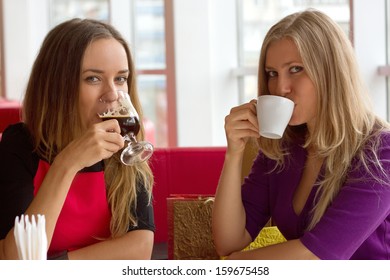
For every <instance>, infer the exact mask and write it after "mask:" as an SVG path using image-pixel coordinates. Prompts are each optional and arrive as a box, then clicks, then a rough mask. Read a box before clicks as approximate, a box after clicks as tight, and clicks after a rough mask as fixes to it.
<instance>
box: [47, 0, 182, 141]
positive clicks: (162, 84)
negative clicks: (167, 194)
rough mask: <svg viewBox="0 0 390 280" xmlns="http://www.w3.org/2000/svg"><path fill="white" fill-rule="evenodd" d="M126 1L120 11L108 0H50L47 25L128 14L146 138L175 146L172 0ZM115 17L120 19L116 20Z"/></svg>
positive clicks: (123, 16)
mask: <svg viewBox="0 0 390 280" xmlns="http://www.w3.org/2000/svg"><path fill="white" fill-rule="evenodd" d="M112 2H114V1H112ZM112 2H111V5H112V4H113V3H112ZM115 2H117V3H119V2H118V1H115ZM129 3H130V4H129ZM129 3H127V6H126V5H123V7H129V9H127V8H125V9H123V8H122V5H121V4H123V3H119V5H121V8H122V9H121V10H120V11H119V13H118V12H117V11H118V10H117V9H116V12H115V13H111V11H110V1H108V0H71V1H62V0H50V9H49V10H50V26H51V28H52V27H53V26H55V25H57V24H59V23H60V22H63V21H65V20H68V19H70V18H74V17H79V18H94V19H97V20H101V21H105V22H113V21H114V22H120V23H119V24H120V25H121V24H124V21H122V20H123V18H130V20H129V21H128V24H129V25H131V27H129V28H128V29H131V32H130V33H131V36H130V37H131V38H130V42H129V43H130V49H131V50H132V52H133V56H134V60H135V67H136V69H137V73H138V81H137V82H138V92H139V96H140V99H141V103H142V107H143V110H144V112H143V113H144V126H145V129H146V132H147V138H148V141H151V142H152V143H153V144H154V145H155V146H157V147H168V146H176V145H177V133H176V103H175V87H174V79H175V76H174V59H173V56H174V55H173V15H172V12H173V7H172V6H173V4H172V0H132V1H131V2H129ZM113 14H115V15H113ZM117 17H120V18H122V20H119V21H118V18H117ZM126 24H127V23H126ZM121 27H123V26H121ZM124 29H125V30H126V28H124ZM122 34H123V33H122ZM123 35H124V36H125V37H126V35H127V34H123Z"/></svg>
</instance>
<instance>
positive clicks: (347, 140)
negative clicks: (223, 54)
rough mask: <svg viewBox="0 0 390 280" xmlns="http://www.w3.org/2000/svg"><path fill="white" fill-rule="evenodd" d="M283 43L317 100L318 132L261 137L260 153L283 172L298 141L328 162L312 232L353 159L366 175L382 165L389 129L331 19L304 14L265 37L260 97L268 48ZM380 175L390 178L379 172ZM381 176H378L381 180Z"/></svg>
mask: <svg viewBox="0 0 390 280" xmlns="http://www.w3.org/2000/svg"><path fill="white" fill-rule="evenodd" d="M282 38H289V39H291V40H292V41H293V42H294V43H295V45H296V47H297V49H298V51H299V53H300V55H301V57H302V62H303V65H304V68H305V71H306V72H307V73H308V76H309V77H310V79H311V80H312V82H313V84H314V86H315V88H316V91H317V95H318V98H317V99H318V104H317V108H318V111H317V117H316V124H315V126H314V130H313V131H312V132H311V134H310V135H309V134H308V131H307V127H306V125H305V124H303V125H301V126H298V127H292V126H290V127H288V128H287V130H286V133H285V136H284V137H283V138H282V139H281V140H276V141H275V140H267V139H265V138H260V140H259V141H258V144H259V148H260V150H261V151H262V152H263V153H264V154H265V155H266V156H268V157H269V158H271V159H274V160H276V162H277V166H279V167H283V165H284V163H285V158H288V157H287V156H288V143H289V142H291V141H294V139H296V138H297V136H298V137H301V138H302V137H303V138H304V139H305V144H304V147H305V148H307V147H309V146H313V147H315V148H316V150H317V152H318V156H319V157H321V158H324V167H325V174H324V179H323V180H322V181H321V182H320V184H319V188H318V191H317V195H316V199H315V206H314V209H313V212H312V217H311V221H310V224H309V225H308V229H311V228H313V227H314V226H315V225H316V224H317V223H318V221H319V220H320V219H321V217H322V216H323V214H324V213H325V211H326V209H327V207H328V206H329V205H330V204H331V203H332V201H333V199H334V198H335V196H336V195H337V194H338V193H339V191H340V188H341V186H342V185H343V183H344V182H345V180H346V178H347V174H348V172H349V171H351V170H350V167H351V162H352V160H353V158H355V157H356V158H358V159H359V160H360V162H361V163H362V165H364V166H365V167H366V169H367V171H368V172H369V173H370V174H372V175H375V174H374V172H373V171H372V170H370V169H369V167H368V166H369V165H370V163H372V162H374V163H375V164H376V165H377V166H378V165H380V163H379V161H378V160H377V158H376V150H377V147H378V145H379V144H380V143H379V141H380V140H379V139H380V137H377V136H378V135H379V134H380V133H381V131H383V130H388V129H389V124H388V123H387V122H385V121H383V120H381V119H379V118H378V117H377V116H375V114H374V113H373V109H372V107H371V101H370V98H369V95H368V92H367V90H366V87H365V85H364V83H363V81H362V78H361V76H360V73H359V71H358V66H357V62H356V58H355V55H354V51H353V48H352V45H351V43H350V41H349V39H348V38H347V36H346V35H345V33H344V32H343V30H342V29H341V28H340V27H339V26H338V25H337V24H336V23H335V22H334V21H333V20H331V19H330V18H329V17H328V16H326V15H325V14H323V13H321V12H319V11H316V10H312V9H311V10H306V11H303V12H299V13H295V14H292V15H289V16H287V17H285V18H284V19H282V20H281V21H279V22H278V23H277V24H275V25H274V26H273V27H272V28H271V29H270V30H269V32H268V33H267V35H266V37H265V39H264V42H263V46H262V49H261V53H260V60H259V75H258V94H259V95H264V94H270V92H269V89H268V84H267V77H266V73H265V57H266V52H267V48H268V46H269V44H270V43H271V42H273V41H275V40H280V39H282ZM381 171H382V172H381V173H382V174H381V176H387V174H385V173H386V172H385V171H384V170H381ZM381 176H378V174H376V175H375V178H377V179H380V177H381ZM382 178H383V177H382Z"/></svg>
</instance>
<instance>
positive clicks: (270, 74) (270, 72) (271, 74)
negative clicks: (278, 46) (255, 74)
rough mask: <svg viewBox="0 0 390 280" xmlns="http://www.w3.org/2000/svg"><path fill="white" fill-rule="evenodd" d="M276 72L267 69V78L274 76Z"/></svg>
mask: <svg viewBox="0 0 390 280" xmlns="http://www.w3.org/2000/svg"><path fill="white" fill-rule="evenodd" d="M277 75H278V73H277V72H276V71H267V76H268V78H273V77H276V76H277Z"/></svg>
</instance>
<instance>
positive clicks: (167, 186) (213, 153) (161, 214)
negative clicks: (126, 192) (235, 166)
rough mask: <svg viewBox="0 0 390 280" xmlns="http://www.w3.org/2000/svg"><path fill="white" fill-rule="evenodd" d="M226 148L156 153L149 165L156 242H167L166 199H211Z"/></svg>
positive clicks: (159, 150) (196, 148) (167, 150)
mask: <svg viewBox="0 0 390 280" xmlns="http://www.w3.org/2000/svg"><path fill="white" fill-rule="evenodd" d="M225 151H226V148H225V147H193V148H183V147H180V148H166V149H156V151H155V152H154V154H153V156H152V158H151V160H150V164H151V168H152V171H153V174H154V176H155V177H154V178H155V185H154V189H153V197H154V201H153V204H154V213H155V214H154V215H155V223H156V234H155V242H166V241H167V239H168V225H167V224H168V222H167V198H168V197H169V196H171V195H175V194H196V195H198V194H202V195H214V194H215V191H216V188H217V184H218V180H219V176H220V173H221V170H222V165H223V161H224V158H225Z"/></svg>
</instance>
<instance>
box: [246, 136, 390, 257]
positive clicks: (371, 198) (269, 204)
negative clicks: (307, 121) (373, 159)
mask: <svg viewBox="0 0 390 280" xmlns="http://www.w3.org/2000/svg"><path fill="white" fill-rule="evenodd" d="M382 138H383V139H382V144H381V147H380V148H379V153H378V156H379V160H380V162H381V163H382V165H383V168H384V170H385V172H386V174H390V133H387V134H383V137H382ZM290 153H291V156H290V157H289V159H287V160H286V163H285V167H284V169H283V170H282V171H280V172H278V171H274V172H271V173H269V171H270V170H272V168H273V167H274V166H275V161H273V160H270V159H268V158H266V157H265V156H264V155H263V154H261V153H260V154H259V155H258V156H257V158H256V160H255V162H254V164H253V167H252V170H251V173H250V174H249V176H248V177H247V178H246V179H245V181H244V184H243V187H242V200H243V203H244V207H245V211H246V229H247V231H248V232H249V234H250V235H251V236H252V239H255V238H256V236H257V235H258V233H259V231H260V230H261V229H262V228H263V226H264V225H265V224H266V223H267V221H268V220H269V218H270V217H272V219H273V222H274V223H275V224H276V225H277V226H278V228H279V230H280V231H281V233H282V234H283V235H284V237H285V238H286V239H287V240H289V239H297V238H299V239H300V240H301V242H302V243H303V244H304V245H305V246H306V247H307V248H308V249H309V250H310V251H311V252H313V253H314V254H315V255H316V256H317V257H319V258H320V259H333V260H335V259H390V182H389V179H388V178H387V179H385V180H384V181H385V182H382V183H378V182H377V181H374V180H373V178H372V176H371V175H368V174H367V172H366V171H365V170H364V168H361V167H360V168H357V169H355V170H353V169H351V170H353V171H351V172H350V173H349V174H348V178H347V180H346V183H345V184H344V185H343V186H342V188H341V190H340V192H339V194H338V195H337V196H336V197H335V199H334V201H333V203H332V204H331V205H330V206H329V208H328V209H327V211H326V212H325V214H324V216H323V217H322V219H321V220H320V221H319V222H318V224H317V225H316V226H315V227H314V228H313V229H312V230H310V231H305V228H306V227H307V225H308V221H309V217H310V216H309V215H310V210H311V209H312V206H313V202H314V196H315V192H316V190H317V188H316V186H314V187H313V189H312V191H311V193H310V195H309V197H308V199H307V201H306V204H305V206H304V208H303V210H302V212H301V214H300V215H299V216H297V215H296V214H295V212H294V209H293V206H292V198H293V194H294V191H295V189H296V187H297V186H298V184H299V182H300V178H301V175H302V171H303V167H304V164H305V160H306V156H307V154H306V150H305V149H303V148H302V147H301V146H300V145H294V146H292V147H291V149H290ZM357 163H358V161H357V160H355V161H354V162H353V167H357V166H358V164H357ZM374 173H375V168H374ZM377 174H379V173H377ZM320 176H321V175H320ZM320 176H319V177H320ZM382 178H383V175H382ZM353 179H355V180H353Z"/></svg>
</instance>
